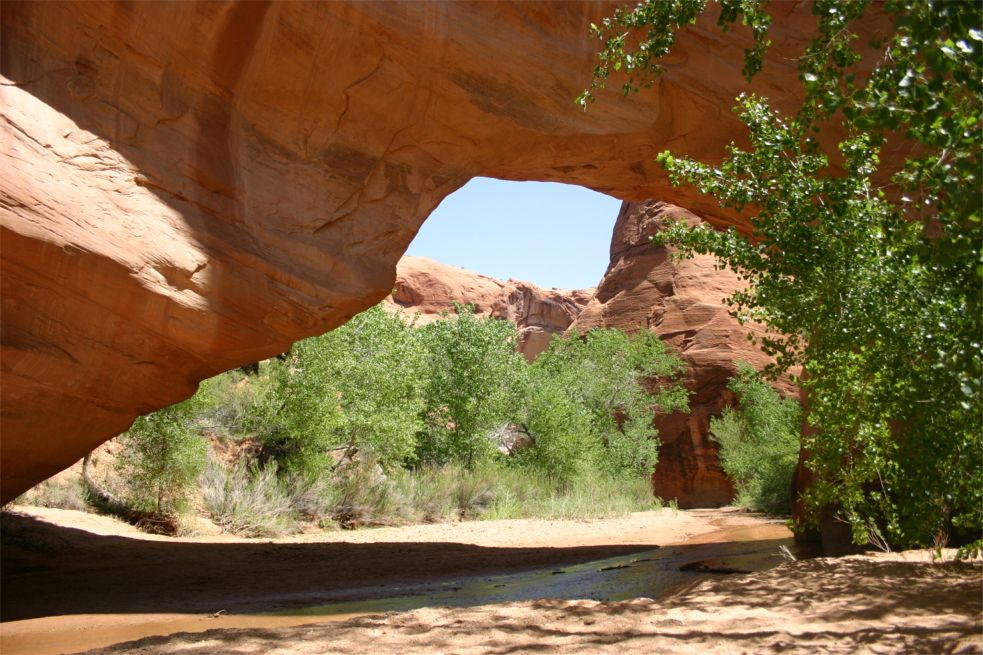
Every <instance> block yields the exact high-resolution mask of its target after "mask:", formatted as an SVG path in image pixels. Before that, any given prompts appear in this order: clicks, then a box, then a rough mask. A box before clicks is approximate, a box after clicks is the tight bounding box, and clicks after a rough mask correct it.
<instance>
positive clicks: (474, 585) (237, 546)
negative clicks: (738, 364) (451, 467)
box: [0, 508, 983, 654]
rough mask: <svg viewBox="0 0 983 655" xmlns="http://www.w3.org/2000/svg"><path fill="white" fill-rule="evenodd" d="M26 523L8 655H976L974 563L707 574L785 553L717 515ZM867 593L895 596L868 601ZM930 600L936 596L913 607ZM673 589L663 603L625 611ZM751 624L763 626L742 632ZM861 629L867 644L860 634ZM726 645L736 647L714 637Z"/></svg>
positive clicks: (5, 589)
mask: <svg viewBox="0 0 983 655" xmlns="http://www.w3.org/2000/svg"><path fill="white" fill-rule="evenodd" d="M23 512H24V513H23V514H21V515H5V516H4V519H3V558H2V559H3V586H2V601H3V602H2V606H0V611H2V620H3V623H2V624H0V649H2V651H3V652H4V653H5V654H8V653H9V654H16V653H39V654H42V653H55V652H75V651H79V650H85V649H90V648H104V647H107V646H109V645H110V644H117V643H119V642H129V644H128V645H126V644H121V645H119V646H116V647H112V648H109V649H108V650H104V651H98V652H114V653H116V652H139V653H150V652H155V653H156V652H168V653H170V652H202V653H204V652H249V653H252V652H256V653H259V652H282V653H301V652H325V653H328V652H331V653H334V652H337V653H361V652H370V651H371V652H374V653H375V652H378V653H389V652H391V653H401V654H405V653H409V652H462V653H472V652H473V653H479V652H480V653H492V652H532V651H533V650H539V649H540V648H543V649H546V650H550V651H553V652H606V651H605V649H606V648H608V647H610V649H611V650H610V652H623V647H622V646H620V645H619V644H622V643H624V647H632V648H634V647H635V646H640V647H642V648H644V650H646V651H649V652H654V651H653V648H655V650H656V651H660V652H697V651H700V652H742V651H743V652H769V650H773V649H775V648H777V646H778V645H779V644H784V645H783V646H782V647H781V649H779V650H780V651H782V652H784V651H787V650H790V649H791V650H793V651H794V650H796V649H798V648H799V647H801V649H802V652H805V650H807V648H806V646H808V649H811V652H815V650H816V649H817V648H818V650H820V651H822V650H823V649H824V646H823V644H824V643H825V642H823V641H822V639H818V640H817V638H815V637H813V636H809V635H811V634H812V633H813V632H822V631H823V630H824V629H827V630H828V631H829V639H831V640H832V641H830V642H829V643H828V644H826V645H827V646H830V648H832V646H831V645H835V644H837V643H839V642H840V641H843V643H845V644H850V643H853V646H855V647H861V649H860V650H861V651H862V650H863V647H865V646H864V644H863V643H858V642H855V641H854V642H851V641H850V639H851V638H850V637H848V636H846V637H845V636H844V635H846V633H848V632H850V630H852V629H853V628H854V627H857V629H860V630H867V632H865V633H864V634H866V635H867V637H865V639H868V640H869V641H870V643H871V646H874V645H877V644H880V645H883V646H884V649H881V648H880V646H877V648H875V649H874V650H871V651H869V652H904V650H905V649H909V648H910V647H912V646H913V645H914V646H918V644H922V645H926V646H928V647H929V650H927V651H924V652H942V651H935V650H934V649H933V647H932V644H935V645H938V644H942V643H945V644H955V645H956V646H958V648H959V649H960V650H950V649H948V648H947V649H946V651H945V652H983V647H981V639H980V624H979V620H980V619H979V616H980V614H979V613H980V607H979V605H980V596H981V594H980V592H981V587H980V570H979V566H978V565H969V566H968V567H967V566H963V565H938V564H931V563H930V561H928V560H926V558H925V557H921V559H920V560H919V561H917V562H915V561H900V562H895V561H891V562H884V561H881V560H878V559H876V558H870V557H867V558H855V559H856V561H855V562H854V560H853V559H848V560H816V561H813V562H798V563H795V564H792V565H783V566H779V568H777V569H775V570H773V571H769V572H766V573H756V574H753V575H751V576H742V575H721V574H720V573H722V572H730V571H740V570H761V569H766V568H773V567H775V566H776V565H778V564H779V563H780V562H781V558H780V557H779V556H778V553H777V550H778V549H777V547H778V545H780V544H790V542H789V541H788V540H787V537H788V536H789V535H788V533H787V531H785V529H784V527H783V526H781V525H780V524H776V523H774V522H771V523H769V522H765V521H763V520H762V519H759V518H755V517H751V516H749V515H746V514H741V513H737V512H734V511H729V510H724V511H719V510H714V511H692V512H682V511H681V512H671V511H670V510H664V511H663V512H659V513H656V512H649V513H642V514H635V515H632V516H629V517H625V518H622V519H610V520H600V521H496V522H477V523H452V524H437V525H425V526H411V527H406V528H384V529H377V530H363V531H358V532H344V533H327V534H311V535H299V536H295V537H291V538H289V539H282V540H275V541H270V540H259V541H258V540H246V539H237V538H233V537H225V536H219V537H208V538H194V539H180V540H175V539H168V538H164V537H151V536H148V535H142V534H140V533H137V532H136V531H135V530H133V529H132V528H130V527H129V526H126V525H124V524H119V523H118V522H116V521H113V520H112V519H107V518H105V517H97V516H93V515H81V516H78V515H77V514H78V513H75V512H60V511H58V510H39V509H37V508H30V509H25V510H23ZM66 525H75V526H81V528H82V529H80V527H74V528H69V527H65V526H66ZM672 544H674V545H673V546H672V547H671V548H667V547H663V548H659V546H669V545H672ZM598 560H604V561H603V562H598ZM824 562H833V564H823V563H824ZM816 567H819V568H816ZM681 568H683V569H685V570H684V571H680V569H681ZM712 571H716V572H718V573H712ZM756 576H766V577H764V578H761V577H756ZM767 576H773V577H772V578H768V577H767ZM775 576H777V577H775ZM842 576H846V577H845V578H844V579H843V580H842V581H841V583H835V584H833V583H834V582H835V580H837V579H838V578H839V577H842ZM708 578H715V579H710V580H708ZM882 578H883V579H882ZM901 580H903V581H904V582H903V584H900V585H899V584H897V583H898V582H899V581H901ZM830 584H833V586H832V587H830ZM707 585H710V586H709V587H708V586H707ZM817 585H818V587H817ZM837 585H838V586H837ZM885 585H886V587H885ZM879 587H885V588H889V589H890V590H891V594H888V595H885V594H883V593H876V594H870V593H868V590H869V589H873V588H879ZM923 587H924V588H923ZM932 590H936V591H937V592H939V593H935V596H939V598H938V599H937V600H935V601H932V602H930V603H925V602H924V601H925V599H926V598H932V597H933V595H932V593H933V591H932ZM667 591H672V592H675V595H673V596H671V597H669V598H663V599H662V600H626V599H628V598H632V597H634V596H658V595H663V596H664V595H665V594H666V592H667ZM540 593H541V594H542V597H546V598H550V600H548V601H543V600H539V598H540V596H539V595H538V594H540ZM619 594H620V595H619ZM906 594H907V595H906ZM591 599H593V600H591ZM803 599H805V600H803ZM816 601H820V602H816ZM708 603H711V604H712V605H713V606H711V605H708ZM851 605H853V606H854V607H855V608H856V610H857V611H856V616H854V617H852V618H851V620H850V621H847V623H849V624H850V626H851V627H850V630H847V629H846V628H843V627H842V625H841V624H842V623H843V620H844V618H843V613H844V611H845V610H846V609H847V608H849V607H850V606H851ZM908 605H910V607H908ZM439 606H445V607H439ZM446 606H451V607H446ZM864 606H867V607H866V609H865V607H864ZM312 607H313V608H315V609H313V610H312V609H310V608H312ZM414 608H420V609H414ZM395 610H400V611H399V612H398V613H396V612H395ZM834 610H835V611H834ZM900 610H904V611H901V613H900V614H899V613H898V612H899V611H900ZM680 611H682V612H683V615H685V616H686V617H687V618H686V621H684V623H685V622H688V623H689V624H691V625H688V627H687V633H688V634H698V635H701V636H700V637H699V639H698V641H699V642H700V643H701V644H702V645H701V646H700V647H698V648H696V649H693V648H690V647H689V646H687V644H688V643H689V642H688V641H687V640H688V639H689V637H687V638H686V639H683V638H682V637H680V635H679V634H676V633H678V632H679V630H676V629H675V628H674V627H673V626H676V627H679V626H678V625H677V623H673V621H680V620H682V619H671V620H669V619H667V618H666V617H669V616H675V615H676V614H679V612H680ZM257 612H264V613H269V612H277V613H278V614H277V615H263V616H256V615H255V614H254V613H257ZM305 612H308V614H305ZM789 612H791V613H792V619H791V621H790V620H789V616H787V614H788V613H789ZM831 612H832V613H831ZM366 614H371V616H367V615H366ZM795 615H799V616H797V617H796V616H795ZM895 615H897V618H898V619H899V621H898V622H896V623H895V622H892V621H893V617H894V616H895ZM929 615H932V616H934V618H931V616H929ZM832 618H835V619H836V620H835V621H832ZM806 619H808V620H806ZM665 620H669V623H665ZM325 621H330V623H325ZM762 621H764V623H765V624H766V625H768V629H766V630H763V631H758V632H760V633H761V634H757V633H754V634H752V633H747V634H745V633H746V629H747V628H748V626H750V625H756V624H758V623H761V622H762ZM926 621H928V622H927V623H926ZM871 622H873V625H874V626H877V627H875V628H871V627H870V626H867V627H864V626H866V625H867V624H869V623H871ZM312 624H314V625H312ZM679 625H682V624H679ZM298 626H301V627H298ZM892 626H893V627H892ZM889 627H890V628H891V630H888V628H889ZM907 627H910V628H911V629H912V631H911V632H910V634H908V633H906V632H905V629H906V628H907ZM894 628H898V630H894ZM735 629H736V630H737V631H738V634H739V635H743V636H738V637H734V636H731V637H722V636H718V637H713V636H712V635H711V634H710V631H716V632H717V633H721V634H724V633H727V632H728V631H730V632H734V630H735ZM844 630H845V632H843V631H844ZM892 630H894V632H897V635H895V636H891V634H892ZM837 631H840V632H842V634H840V633H838V632H837ZM752 632H753V631H752ZM175 633H178V634H175ZM850 634H852V633H850ZM858 634H859V633H858ZM154 635H158V636H154ZM163 635H169V636H163ZM898 635H900V636H898ZM889 637H890V638H889ZM735 639H736V641H735ZM776 639H777V641H775V640H776ZM134 640H135V641H134ZM366 640H370V641H366ZM653 640H654V641H653ZM762 640H764V641H762ZM769 640H771V641H769ZM844 640H845V641H844ZM933 640H934V641H933ZM704 642H705V643H704ZM369 643H371V648H369V649H368V650H366V648H367V644H369ZM864 643H866V642H864ZM769 644H770V645H769ZM690 645H692V644H690ZM758 646H760V647H761V648H760V649H759V648H758ZM506 647H507V648H506ZM718 647H719V649H723V650H719V649H718ZM725 647H726V648H725ZM727 648H730V649H731V650H727ZM735 648H736V650H735ZM885 649H886V650H885ZM898 649H900V650H898ZM830 652H840V651H836V650H835V649H833V650H831V651H830ZM842 652H858V651H856V649H854V650H842Z"/></svg>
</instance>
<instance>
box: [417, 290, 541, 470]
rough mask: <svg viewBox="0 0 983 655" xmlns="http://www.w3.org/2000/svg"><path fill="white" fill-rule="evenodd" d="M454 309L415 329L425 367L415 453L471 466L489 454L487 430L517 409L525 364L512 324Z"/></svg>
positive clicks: (492, 447)
mask: <svg viewBox="0 0 983 655" xmlns="http://www.w3.org/2000/svg"><path fill="white" fill-rule="evenodd" d="M455 309H456V311H457V314H456V315H455V316H450V315H447V316H444V317H443V319H442V320H438V321H434V322H433V323H430V324H428V325H424V326H423V327H421V328H419V334H420V339H421V341H422V343H423V344H424V347H425V349H426V352H427V358H428V368H429V375H428V380H427V388H426V392H425V396H426V402H427V406H426V410H425V420H426V429H425V430H424V431H423V432H422V433H421V435H420V441H419V454H420V458H421V459H422V460H423V461H424V462H426V463H430V464H445V463H447V462H450V461H457V462H460V463H463V464H464V465H465V466H468V467H471V466H473V465H474V464H476V463H477V462H478V461H480V460H482V459H487V458H488V457H490V456H491V455H492V454H494V452H495V444H494V443H493V441H492V440H491V439H490V438H489V435H490V433H491V431H492V430H493V429H494V428H496V427H498V426H500V425H502V424H503V423H508V422H509V421H511V419H512V418H513V417H514V416H515V415H516V414H517V412H518V411H519V408H521V406H522V403H523V396H524V393H525V386H526V380H525V376H526V362H525V360H524V359H523V357H522V355H521V354H519V352H518V351H517V350H516V348H517V345H518V334H517V332H516V328H515V324H513V323H511V322H510V321H502V320H498V319H494V318H490V317H484V318H480V317H477V316H475V313H474V308H473V307H466V306H462V305H459V304H455Z"/></svg>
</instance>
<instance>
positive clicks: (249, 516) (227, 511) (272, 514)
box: [200, 460, 296, 537]
mask: <svg viewBox="0 0 983 655" xmlns="http://www.w3.org/2000/svg"><path fill="white" fill-rule="evenodd" d="M200 485H201V498H202V502H203V504H204V506H205V509H206V510H207V511H208V513H209V515H210V516H211V518H212V520H213V521H214V522H215V523H216V525H218V526H219V527H221V528H222V530H223V531H224V532H229V533H231V534H236V535H239V536H242V537H275V536H278V535H281V534H285V533H290V532H292V531H293V530H294V528H295V526H296V521H295V512H294V508H293V504H292V502H291V500H292V499H291V495H290V493H289V492H288V491H287V489H286V488H285V485H284V483H282V482H281V481H280V479H279V478H278V476H277V469H276V465H275V464H271V465H269V466H266V467H263V468H257V467H255V466H250V465H248V464H247V463H246V462H244V461H239V462H237V463H236V464H234V465H233V466H232V468H231V469H226V468H225V467H224V466H222V465H221V464H220V463H218V462H216V461H214V460H212V461H210V462H209V465H208V467H207V469H206V470H205V472H204V474H203V475H202V477H201V482H200Z"/></svg>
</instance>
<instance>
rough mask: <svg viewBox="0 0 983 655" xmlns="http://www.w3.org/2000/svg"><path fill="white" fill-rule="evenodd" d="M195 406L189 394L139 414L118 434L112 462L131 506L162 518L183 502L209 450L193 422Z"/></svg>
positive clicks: (182, 506)
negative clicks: (117, 451)
mask: <svg viewBox="0 0 983 655" xmlns="http://www.w3.org/2000/svg"><path fill="white" fill-rule="evenodd" d="M196 408H197V399H196V398H191V399H189V400H187V401H185V402H183V403H178V404H176V405H171V406H170V407H165V408H164V409H161V410H159V411H156V412H154V413H152V414H147V415H146V416H141V417H139V418H137V420H136V421H134V422H133V425H132V426H131V427H130V429H129V430H128V431H127V432H126V433H125V434H124V435H123V436H122V437H121V439H120V441H121V443H122V445H123V447H122V449H121V451H120V454H119V458H118V460H117V462H116V468H117V471H118V473H119V474H120V475H121V476H122V478H123V479H124V481H125V484H126V497H127V502H128V504H130V505H132V506H133V507H134V508H136V509H138V510H142V511H147V512H151V513H153V514H154V515H155V516H156V517H158V518H162V517H164V516H167V515H173V514H175V513H177V512H178V511H181V510H182V509H183V508H184V507H185V506H186V504H187V500H188V495H189V493H190V492H191V491H192V490H193V489H194V486H195V482H196V480H197V479H198V476H199V475H200V474H201V472H202V471H203V469H204V468H205V462H206V454H207V444H206V443H205V440H204V439H202V438H201V436H200V435H199V434H198V430H197V429H196V427H195V418H196V414H195V412H196Z"/></svg>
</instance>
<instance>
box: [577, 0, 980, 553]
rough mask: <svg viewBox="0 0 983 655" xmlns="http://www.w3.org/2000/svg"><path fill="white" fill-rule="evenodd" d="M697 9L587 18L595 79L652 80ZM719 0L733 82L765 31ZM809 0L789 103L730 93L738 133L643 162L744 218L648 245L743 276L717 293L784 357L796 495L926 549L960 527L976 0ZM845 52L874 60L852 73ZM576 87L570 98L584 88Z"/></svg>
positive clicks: (975, 507) (974, 151) (974, 244)
mask: <svg viewBox="0 0 983 655" xmlns="http://www.w3.org/2000/svg"><path fill="white" fill-rule="evenodd" d="M707 5H708V1H707V0H674V1H669V0H648V1H646V2H643V3H642V4H640V5H638V6H637V7H636V8H634V9H622V10H618V11H617V12H616V13H615V14H614V15H613V16H612V17H611V18H608V19H606V20H604V21H603V23H602V24H601V25H599V26H593V33H594V35H595V36H596V37H597V38H598V39H600V40H601V41H602V43H603V49H602V51H601V53H600V63H599V64H598V66H597V68H596V69H595V72H594V79H593V87H598V86H602V85H604V84H605V82H606V81H607V80H608V79H609V76H611V75H623V78H622V80H623V87H622V88H623V90H624V91H625V93H630V92H632V91H636V90H638V89H640V88H644V87H645V86H647V85H648V84H650V83H651V81H652V80H653V78H654V76H657V75H658V74H659V73H660V69H659V65H658V59H659V57H661V56H663V55H665V54H667V53H668V52H669V51H670V50H671V48H672V45H673V43H674V42H675V38H676V34H677V32H678V31H679V30H681V29H685V26H686V25H688V24H690V23H692V22H694V20H695V19H696V17H697V16H698V15H699V14H701V13H702V12H704V11H706V10H707ZM719 5H720V9H721V12H720V19H719V25H720V26H721V27H722V28H723V29H727V28H728V27H729V26H730V25H732V24H734V23H735V22H736V21H737V20H738V19H740V20H741V22H743V23H744V24H745V25H747V26H749V27H750V30H751V34H752V38H753V41H752V42H751V43H749V47H748V49H747V50H746V51H745V52H746V60H745V67H744V74H745V76H746V77H747V78H748V80H750V79H751V78H752V77H753V76H754V75H755V74H757V73H758V72H759V71H760V69H761V66H762V62H763V58H764V56H765V54H766V52H767V49H768V47H769V45H770V41H769V38H768V34H769V26H770V17H769V14H768V3H767V2H763V1H755V0H720V2H719ZM875 11H876V12H884V13H885V14H887V15H888V16H889V17H891V18H893V21H894V27H893V31H892V32H891V33H890V34H889V35H888V36H887V37H886V38H884V39H882V40H880V41H877V42H873V43H866V42H863V41H861V40H860V39H859V37H858V36H857V31H858V30H857V26H858V21H860V20H862V19H863V18H864V16H865V14H868V13H870V12H875ZM812 12H813V14H814V15H815V17H816V34H815V38H814V39H813V40H812V41H811V42H810V43H809V44H808V46H807V47H806V48H805V50H804V52H802V54H801V56H800V58H799V79H800V81H801V83H802V85H803V87H804V91H805V93H804V101H803V103H802V105H801V107H800V108H799V109H798V111H797V112H795V113H794V114H793V115H782V114H780V113H779V112H778V111H776V110H775V109H773V108H772V107H771V106H770V105H769V102H768V99H767V98H763V97H758V96H754V95H742V96H741V97H740V98H739V99H738V101H737V106H736V108H735V111H736V112H737V114H738V116H739V117H740V120H741V121H742V123H743V124H744V125H745V126H746V127H747V137H748V142H749V146H748V147H746V148H741V147H738V146H736V145H734V144H731V145H730V146H729V147H728V148H727V152H726V156H725V158H724V160H723V162H722V163H720V164H712V165H711V164H706V163H702V162H699V161H694V160H692V159H690V158H687V157H683V156H678V155H674V154H672V153H669V152H665V153H663V154H662V155H661V156H660V157H659V161H661V163H662V165H663V166H664V167H665V169H666V171H667V172H668V175H669V178H670V180H671V181H672V183H674V184H677V185H680V184H689V185H694V186H695V187H696V188H697V189H698V190H699V191H701V192H703V193H706V194H710V195H712V196H714V197H716V198H717V199H719V201H720V203H721V205H723V206H724V207H728V208H732V209H734V210H737V211H743V212H745V213H746V214H747V215H748V216H750V219H751V224H752V226H753V230H752V232H751V233H750V234H739V233H737V232H735V231H734V230H730V231H727V232H719V231H714V230H711V229H707V228H705V227H697V228H688V227H686V226H684V225H674V226H672V227H670V228H669V229H668V230H666V231H665V232H664V233H662V234H660V235H658V236H657V237H656V238H655V241H656V242H657V243H660V244H673V245H675V246H677V247H679V248H680V249H681V252H682V253H684V254H686V255H692V254H693V253H709V254H713V255H715V256H716V257H717V258H718V259H719V260H720V261H721V262H722V263H724V264H726V265H728V266H730V267H731V268H733V269H734V270H735V271H737V272H738V273H739V274H740V275H742V276H743V277H744V278H745V279H746V280H747V281H748V282H749V286H748V288H747V289H746V290H744V291H739V292H737V293H735V294H734V295H733V296H732V297H731V298H730V303H731V305H732V307H733V308H734V311H735V312H736V314H737V315H738V316H739V317H740V318H742V319H745V320H755V321H759V322H762V323H764V324H765V325H766V326H767V327H768V328H770V331H771V333H772V334H778V335H782V336H773V337H769V338H767V339H764V340H763V341H762V345H763V347H764V349H765V351H766V352H768V353H770V354H772V355H774V356H776V358H777V365H776V366H775V367H774V369H773V370H772V373H779V372H782V371H788V370H789V369H790V368H791V367H794V366H802V370H803V371H804V374H803V376H802V378H801V379H800V380H799V381H800V384H801V385H802V386H803V388H804V390H805V392H806V396H807V400H808V420H809V423H810V424H811V426H812V430H810V431H809V432H808V434H807V436H805V437H804V440H803V444H802V445H803V447H804V448H805V449H807V450H808V451H809V452H810V453H811V454H812V456H811V459H810V460H809V462H808V464H807V465H808V467H809V468H810V469H811V470H812V471H813V472H814V473H815V477H816V483H815V485H814V486H813V487H812V488H811V489H810V490H809V493H808V496H807V499H808V503H809V507H810V508H812V509H813V510H815V509H816V508H818V507H819V506H821V505H827V506H834V507H837V508H838V512H839V515H840V516H841V517H842V518H844V519H846V520H848V521H849V522H850V523H851V524H852V526H853V528H854V537H855V540H857V541H858V542H863V541H866V540H867V539H868V538H871V537H874V538H877V537H885V538H886V539H887V540H888V541H890V542H891V543H892V544H895V545H900V546H914V545H927V544H931V543H932V542H933V540H934V541H940V540H941V539H944V537H945V536H946V533H947V531H950V530H952V531H955V532H959V533H961V538H962V539H963V540H973V539H978V538H979V536H980V531H981V529H983V443H981V426H983V410H981V408H983V399H981V374H983V362H981V348H980V342H981V335H983V326H981V313H983V308H981V302H980V301H981V293H983V261H981V257H980V244H981V240H983V230H981V191H980V190H981V186H980V171H981V169H980V166H981V158H980V144H981V138H980V137H981V118H983V115H981V112H983V96H981V92H983V88H981V86H983V68H981V56H983V27H981V6H980V4H979V3H977V2H931V1H930V0H890V1H888V2H885V3H876V4H875V3H870V2H868V1H867V0H817V1H816V2H814V3H813V4H812ZM871 49H872V50H871ZM863 55H866V56H867V58H868V59H871V58H873V60H874V66H873V69H872V70H870V71H869V73H867V74H861V73H860V72H859V67H858V62H860V59H861V57H862V56H863ZM616 71H620V72H616ZM578 100H579V102H581V103H582V104H583V105H584V107H585V108H586V107H587V106H588V105H589V103H590V102H591V101H592V100H593V97H592V94H591V92H590V91H589V90H588V91H585V92H584V94H583V95H582V96H581V97H580V98H579V99H578ZM831 126H832V127H833V128H835V129H836V133H837V134H840V135H843V136H841V137H834V136H833V134H832V133H831V130H830V127H831ZM892 139H893V140H906V141H907V142H908V143H910V144H912V148H911V149H910V152H911V153H912V154H911V155H910V156H909V157H908V158H907V159H905V160H904V161H891V162H883V161H881V159H880V150H881V148H882V146H883V145H884V144H885V143H886V142H887V141H889V140H892ZM834 142H835V143H834ZM830 146H835V147H830ZM979 545H980V542H979V541H976V543H975V546H976V547H977V548H978V547H979Z"/></svg>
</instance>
